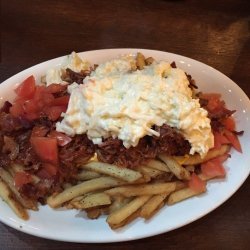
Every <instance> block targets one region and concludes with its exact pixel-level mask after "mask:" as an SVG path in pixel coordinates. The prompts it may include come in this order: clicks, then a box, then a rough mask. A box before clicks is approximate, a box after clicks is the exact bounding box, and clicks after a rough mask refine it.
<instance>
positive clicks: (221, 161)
mask: <svg viewBox="0 0 250 250" xmlns="http://www.w3.org/2000/svg"><path fill="white" fill-rule="evenodd" d="M229 157H230V154H227V153H226V154H224V155H221V156H218V157H216V158H214V159H212V160H211V161H213V162H216V161H219V162H220V163H223V162H224V161H226V160H227V159H228V158H229Z"/></svg>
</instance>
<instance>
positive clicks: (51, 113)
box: [44, 106, 67, 121]
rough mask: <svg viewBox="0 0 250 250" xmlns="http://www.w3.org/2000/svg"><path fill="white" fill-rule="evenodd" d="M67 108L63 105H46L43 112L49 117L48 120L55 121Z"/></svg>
mask: <svg viewBox="0 0 250 250" xmlns="http://www.w3.org/2000/svg"><path fill="white" fill-rule="evenodd" d="M66 110H67V108H66V107H65V106H52V107H46V108H45V109H44V113H45V114H46V115H47V116H48V117H49V119H50V120H52V121H56V120H57V119H58V118H59V117H60V116H61V114H62V112H66Z"/></svg>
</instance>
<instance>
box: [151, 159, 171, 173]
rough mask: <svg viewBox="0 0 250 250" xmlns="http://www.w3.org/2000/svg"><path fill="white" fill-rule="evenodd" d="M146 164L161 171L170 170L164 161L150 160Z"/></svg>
mask: <svg viewBox="0 0 250 250" xmlns="http://www.w3.org/2000/svg"><path fill="white" fill-rule="evenodd" d="M146 166H147V167H150V168H154V169H157V170H160V171H163V172H171V171H170V169H169V167H168V166H167V165H166V164H165V163H164V162H162V161H159V160H150V161H149V162H148V163H147V165H146Z"/></svg>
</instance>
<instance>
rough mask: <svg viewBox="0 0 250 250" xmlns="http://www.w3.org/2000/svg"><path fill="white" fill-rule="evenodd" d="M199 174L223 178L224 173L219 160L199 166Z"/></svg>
mask: <svg viewBox="0 0 250 250" xmlns="http://www.w3.org/2000/svg"><path fill="white" fill-rule="evenodd" d="M201 172H202V173H203V174H204V175H206V176H207V177H211V178H214V177H225V175H226V172H225V169H224V167H223V166H222V163H221V161H220V160H210V161H207V162H205V163H202V164H201Z"/></svg>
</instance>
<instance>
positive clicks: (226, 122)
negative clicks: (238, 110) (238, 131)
mask: <svg viewBox="0 0 250 250" xmlns="http://www.w3.org/2000/svg"><path fill="white" fill-rule="evenodd" d="M223 124H224V125H225V127H226V129H228V130H229V131H234V130H235V121H234V119H233V117H227V118H226V119H225V120H224V121H223Z"/></svg>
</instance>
